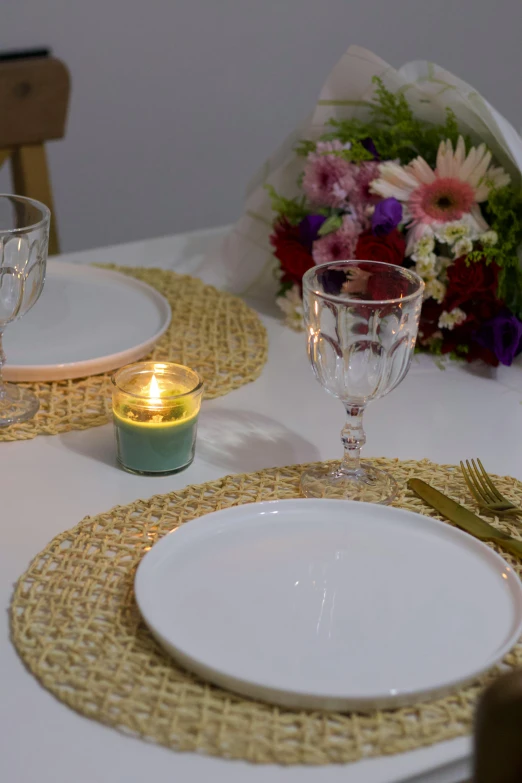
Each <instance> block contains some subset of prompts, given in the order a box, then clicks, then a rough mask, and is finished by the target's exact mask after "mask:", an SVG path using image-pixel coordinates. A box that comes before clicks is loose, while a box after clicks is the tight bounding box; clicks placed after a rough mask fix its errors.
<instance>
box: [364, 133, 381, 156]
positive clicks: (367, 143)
mask: <svg viewBox="0 0 522 783" xmlns="http://www.w3.org/2000/svg"><path fill="white" fill-rule="evenodd" d="M361 144H362V146H363V147H364V149H365V150H367V151H368V152H369V153H370V154H371V155H373V157H374V158H375V160H380V159H381V156H380V155H379V153H378V152H377V147H376V146H375V144H374V143H373V139H372V138H371V136H366V138H365V139H361Z"/></svg>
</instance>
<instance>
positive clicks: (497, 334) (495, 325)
mask: <svg viewBox="0 0 522 783" xmlns="http://www.w3.org/2000/svg"><path fill="white" fill-rule="evenodd" d="M474 339H475V341H476V342H477V343H478V344H479V345H482V346H483V347H484V348H488V349H489V350H490V351H493V353H494V354H495V356H496V357H497V359H498V360H499V362H500V363H501V364H505V365H506V366H507V367H509V366H510V365H511V364H512V362H513V359H514V358H515V356H516V355H517V354H519V353H520V351H522V321H519V320H518V318H517V317H516V316H515V315H513V313H510V312H509V310H502V312H500V313H499V314H498V315H496V316H495V317H494V318H492V319H491V320H490V321H486V322H485V323H483V324H482V326H481V327H480V329H479V330H478V331H477V333H476V334H475V338H474Z"/></svg>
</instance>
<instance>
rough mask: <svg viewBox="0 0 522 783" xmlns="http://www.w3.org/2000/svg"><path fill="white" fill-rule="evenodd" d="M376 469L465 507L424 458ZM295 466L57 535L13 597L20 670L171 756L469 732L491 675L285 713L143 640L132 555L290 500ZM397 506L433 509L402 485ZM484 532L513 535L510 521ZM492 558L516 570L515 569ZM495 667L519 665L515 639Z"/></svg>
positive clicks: (449, 471) (329, 752)
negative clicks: (213, 520)
mask: <svg viewBox="0 0 522 783" xmlns="http://www.w3.org/2000/svg"><path fill="white" fill-rule="evenodd" d="M375 463H376V464H377V465H378V466H380V467H382V468H385V469H387V470H390V471H391V472H392V473H393V474H394V475H395V478H396V479H397V480H398V481H399V483H400V485H401V486H402V487H405V484H406V481H407V479H408V478H410V477H414V476H416V477H418V478H424V479H426V480H429V481H430V483H432V484H434V485H435V486H437V487H438V488H439V489H441V490H442V491H443V492H446V493H448V494H449V495H451V496H452V497H454V498H455V499H456V500H460V501H463V502H465V503H466V502H469V494H468V492H467V489H466V487H465V485H464V482H463V480H462V478H461V477H460V471H458V470H457V469H456V468H454V467H451V466H444V465H435V464H433V463H431V462H428V461H427V460H424V461H422V462H413V461H412V462H399V461H397V460H388V459H380V460H375ZM303 467H304V466H297V465H294V466H292V467H288V468H277V469H276V468H272V469H269V470H262V471H259V472H257V473H250V474H244V475H236V476H227V477H225V478H222V479H219V480H218V481H211V482H208V483H206V484H199V485H195V486H190V487H187V488H186V489H184V490H181V491H180V492H172V493H170V494H168V495H159V496H157V497H153V498H151V499H150V500H138V501H136V502H134V503H131V504H130V505H128V506H117V507H116V508H114V509H112V510H111V511H108V512H107V513H104V514H100V515H98V516H96V517H87V518H86V519H84V520H83V521H82V522H80V524H79V525H77V526H76V527H75V528H73V529H72V530H69V531H67V532H65V533H62V535H59V536H57V537H56V538H55V539H54V540H53V541H51V543H50V544H49V545H48V546H47V547H46V549H45V550H44V551H43V552H41V553H40V554H39V555H37V557H36V558H35V559H34V560H33V562H32V563H31V565H30V567H29V569H28V570H27V572H26V573H25V574H24V575H23V576H22V577H21V579H20V580H19V582H18V585H17V587H16V590H15V594H14V597H13V602H12V608H11V622H12V638H13V640H14V643H15V645H16V648H17V649H18V652H19V653H20V655H21V657H22V658H23V660H24V661H25V663H26V665H27V666H28V668H29V669H30V670H31V671H32V672H33V674H34V675H35V676H36V677H37V678H38V679H39V681H40V682H41V684H42V685H43V686H44V687H45V688H47V689H48V690H50V691H51V692H52V693H53V694H55V696H57V697H58V698H59V699H60V700H61V701H63V702H65V703H66V704H68V705H69V706H70V707H72V708H73V709H75V710H77V711H78V712H80V713H82V714H83V715H86V716H88V717H90V718H94V719H96V720H98V721H101V722H102V723H105V724H108V725H110V726H114V727H115V728H118V729H121V730H124V731H125V732H127V733H131V734H133V735H137V736H139V737H142V738H144V739H147V740H152V741H154V742H157V743H160V744H161V745H166V746H168V747H170V748H174V749H175V750H184V751H198V752H203V753H207V754H212V755H215V756H223V757H227V758H234V759H246V760H248V761H251V762H258V763H274V762H275V763H279V764H329V763H342V762H349V761H356V760H358V759H361V758H363V757H370V756H380V755H385V754H392V753H399V752H401V751H406V750H413V749H414V748H418V747H421V746H425V745H431V744H433V743H435V742H441V741H442V740H447V739H451V738H453V737H458V736H460V735H464V734H467V733H469V732H470V729H471V725H472V715H473V710H474V706H475V703H476V700H477V696H478V695H479V693H480V692H481V690H482V688H483V687H484V685H485V684H486V683H488V682H489V681H491V680H492V679H493V678H494V676H495V674H496V673H498V672H491V673H490V674H488V675H487V676H485V677H482V678H481V679H480V680H477V681H476V682H475V683H473V685H472V686H470V687H467V688H465V689H462V690H459V691H457V692H455V693H453V694H452V695H450V696H446V697H445V698H443V699H438V700H436V701H432V702H429V703H425V704H418V705H415V706H413V707H411V708H407V709H398V710H387V711H375V712H373V713H371V714H368V715H360V714H340V713H321V712H293V711H290V710H286V709H283V708H280V707H273V706H270V705H265V704H261V703H258V702H254V701H250V700H248V699H245V698H242V697H240V696H235V695H233V694H230V693H227V692H225V691H224V690H221V689H219V688H216V687H214V686H212V685H209V684H206V683H204V682H201V681H200V680H199V679H197V678H196V677H194V676H192V675H190V674H188V673H187V672H185V671H183V670H182V669H181V668H179V667H178V666H177V665H176V664H175V663H174V662H173V661H172V660H171V659H170V658H169V657H167V655H166V654H165V653H164V652H163V651H162V650H161V649H160V647H159V646H158V645H157V644H156V642H155V641H154V639H153V638H152V636H151V635H150V634H149V632H148V630H147V628H146V627H145V625H144V624H143V622H142V621H141V619H140V615H139V613H138V610H137V607H136V604H135V601H134V592H133V578H134V574H135V571H136V567H137V565H138V563H139V561H140V559H141V557H142V556H143V554H144V553H145V552H146V551H147V550H148V549H149V548H150V547H151V546H152V545H153V544H154V543H155V542H156V541H157V540H158V539H159V538H161V536H163V535H165V534H166V533H168V532H169V531H170V530H172V529H173V528H175V527H177V526H178V525H181V524H183V523H184V522H186V521H188V520H190V519H193V518H194V517H197V516H200V515H201V514H205V513H207V512H210V511H215V510H217V509H220V508H226V507H228V506H234V505H239V504H241V503H250V502H254V501H260V500H273V499H275V498H293V497H297V496H298V495H299V476H300V473H301V471H302V469H303ZM498 486H499V489H500V491H501V492H504V491H505V492H506V494H507V495H508V496H509V497H511V498H513V499H514V500H515V502H517V503H518V505H522V484H521V483H520V482H518V481H515V479H511V478H502V479H500V480H499V482H498ZM394 505H397V506H400V507H401V508H406V509H410V510H412V511H419V512H421V513H423V514H427V515H430V510H429V509H428V508H427V507H426V506H425V505H424V504H423V502H422V501H421V500H420V499H419V498H417V497H416V496H414V495H413V494H412V493H411V492H409V491H408V490H406V489H405V490H404V491H403V493H402V495H401V497H400V498H399V500H398V501H397V502H396V503H395V504H394ZM431 515H432V516H436V515H435V514H434V513H431ZM495 524H497V525H498V526H499V527H500V528H501V529H503V530H506V531H507V532H509V533H511V535H513V536H515V537H517V538H521V536H520V533H519V529H518V528H517V527H515V525H513V524H511V523H509V522H496V523H495ZM502 554H503V555H504V557H505V558H506V560H507V561H509V562H510V563H511V565H512V566H513V568H515V570H516V571H517V572H518V573H519V574H522V563H521V562H520V561H516V560H515V559H514V558H512V557H511V556H510V555H509V554H507V553H504V552H503V553H502ZM224 632H226V630H225V631H224ZM382 654H383V655H386V645H385V644H384V645H383V649H382ZM504 663H505V666H506V667H508V668H514V667H516V666H520V665H522V644H519V645H518V647H516V648H515V649H514V650H513V651H512V652H511V653H510V654H509V656H507V658H506V660H505V662H504Z"/></svg>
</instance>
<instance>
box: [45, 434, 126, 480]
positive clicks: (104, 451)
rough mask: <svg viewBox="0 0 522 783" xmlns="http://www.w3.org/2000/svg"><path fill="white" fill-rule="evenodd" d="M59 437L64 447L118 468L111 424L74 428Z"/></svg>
mask: <svg viewBox="0 0 522 783" xmlns="http://www.w3.org/2000/svg"><path fill="white" fill-rule="evenodd" d="M59 437H60V441H61V442H62V443H63V445H64V446H65V448H66V449H69V450H70V451H74V452H75V453H76V454H81V455H82V456H84V457H90V459H93V460H96V462H104V463H105V464H106V465H109V467H111V468H114V469H115V470H116V469H119V468H118V464H117V462H116V442H115V439H114V431H113V428H112V425H111V426H105V427H92V428H91V429H90V430H74V431H73V432H67V433H65V434H64V435H60V436H59Z"/></svg>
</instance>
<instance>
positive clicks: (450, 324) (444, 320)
mask: <svg viewBox="0 0 522 783" xmlns="http://www.w3.org/2000/svg"><path fill="white" fill-rule="evenodd" d="M467 317H468V316H467V315H466V313H465V312H464V310H461V309H460V307H454V308H453V310H451V311H450V312H449V313H448V311H447V310H443V311H442V313H441V314H440V317H439V323H438V327H439V329H449V330H451V329H453V328H454V327H455V326H459V324H462V323H464V321H465V320H466V318H467Z"/></svg>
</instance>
